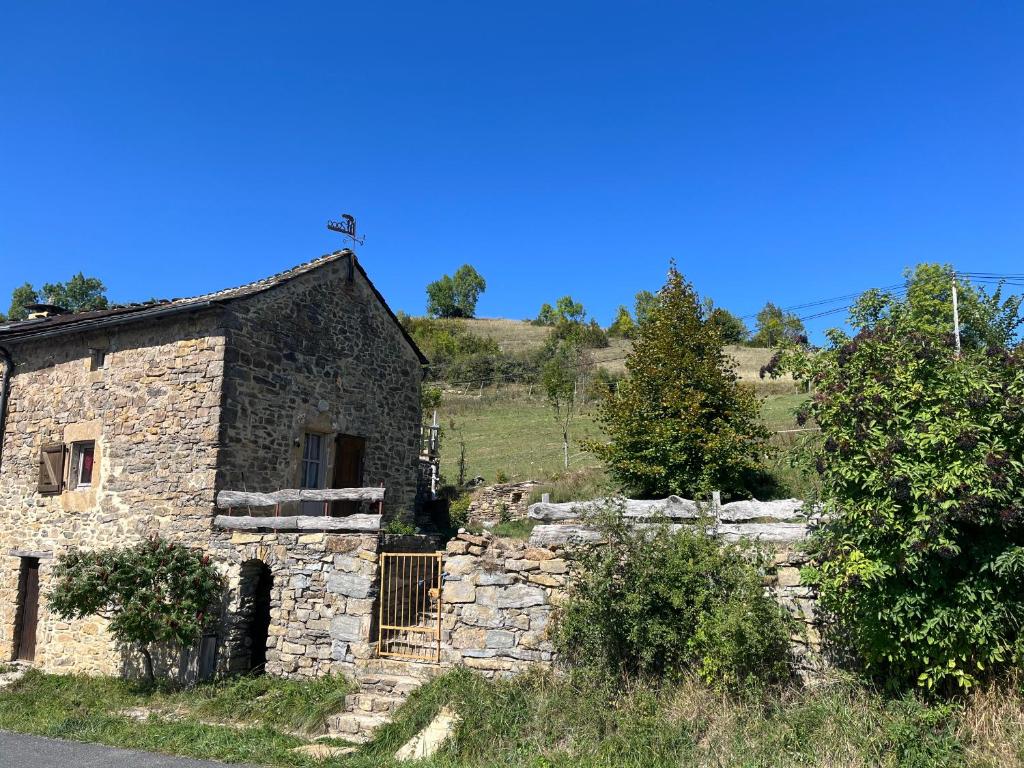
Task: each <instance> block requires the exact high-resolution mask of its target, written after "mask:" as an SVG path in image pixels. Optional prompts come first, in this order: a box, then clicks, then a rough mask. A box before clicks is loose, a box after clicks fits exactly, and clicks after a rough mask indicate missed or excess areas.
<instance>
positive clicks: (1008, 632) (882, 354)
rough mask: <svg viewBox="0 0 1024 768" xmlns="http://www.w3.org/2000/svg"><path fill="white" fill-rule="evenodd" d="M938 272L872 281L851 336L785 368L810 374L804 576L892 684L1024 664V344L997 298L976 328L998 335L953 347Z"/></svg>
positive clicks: (960, 677) (954, 678)
mask: <svg viewBox="0 0 1024 768" xmlns="http://www.w3.org/2000/svg"><path fill="white" fill-rule="evenodd" d="M933 276H934V273H933V272H932V270H931V269H925V270H923V271H922V270H921V269H920V268H919V269H918V270H917V271H915V272H914V273H911V274H909V275H908V281H909V282H910V284H911V285H910V288H911V290H908V291H907V295H906V298H903V299H898V298H896V297H894V296H888V297H886V298H885V300H884V301H879V297H880V296H883V294H881V293H879V292H878V291H873V292H869V293H868V294H867V295H865V296H864V297H862V299H861V300H860V301H858V303H857V306H855V308H854V312H853V313H852V319H853V322H854V329H855V330H856V331H857V332H856V335H854V336H853V337H852V338H851V337H850V336H848V335H847V334H845V333H842V332H839V331H830V332H829V334H828V338H829V340H830V344H829V346H828V347H827V348H826V349H824V350H818V351H813V352H812V351H809V350H801V349H793V350H790V351H789V352H787V353H785V355H784V359H783V366H784V369H788V370H791V371H792V372H793V373H794V375H795V376H796V377H797V378H798V379H800V380H802V381H809V382H811V383H813V385H814V390H815V397H814V399H813V400H812V401H811V404H810V406H809V411H810V414H811V415H813V417H814V419H815V422H816V423H817V424H818V425H819V427H820V428H821V439H820V440H818V441H817V442H815V443H814V444H812V445H811V446H810V447H809V448H808V455H807V456H806V458H807V461H808V462H809V463H810V464H811V465H812V466H814V468H815V469H816V471H817V472H818V473H819V475H820V477H821V489H822V490H821V495H822V501H823V503H824V505H825V512H826V520H828V522H827V524H826V525H825V526H823V527H822V528H821V529H820V530H819V531H818V532H816V533H815V535H814V538H813V539H812V543H813V546H814V548H815V550H816V553H817V554H816V561H815V566H814V568H813V569H811V570H810V572H809V573H808V576H809V580H810V581H815V582H817V583H818V584H819V587H820V594H821V601H822V605H823V607H825V608H826V609H827V610H829V611H830V612H831V613H832V614H833V615H835V616H836V617H837V619H838V621H839V623H840V630H841V631H840V632H839V633H837V635H838V636H841V638H842V639H844V640H845V641H847V642H848V643H849V645H850V646H851V650H852V651H854V652H855V654H856V655H857V656H858V657H859V658H860V659H861V660H862V662H863V663H864V664H865V666H866V668H867V670H868V672H869V673H871V674H873V675H875V676H877V677H879V678H882V679H883V680H885V681H886V682H888V683H889V684H891V685H905V684H908V683H909V684H913V683H915V682H916V683H918V684H920V685H924V686H928V687H943V688H947V689H949V688H966V687H968V686H970V685H972V684H974V683H975V682H977V681H978V680H979V679H981V678H984V677H987V676H991V675H992V674H993V673H995V672H997V671H998V670H999V669H1000V668H1003V667H1006V666H1008V665H1010V664H1013V663H1016V664H1021V663H1024V640H1022V636H1021V634H1020V627H1021V626H1024V591H1022V590H1021V589H1020V584H1021V579H1022V578H1024V349H1022V348H1021V347H1020V346H1019V345H1017V346H1011V344H1012V341H1013V338H1012V337H1013V334H1012V332H1011V331H1010V328H1011V326H1013V325H1014V324H1013V322H1008V317H1009V316H1010V315H1013V314H1014V312H1015V305H1011V306H1010V307H1006V306H1005V305H1004V306H1003V307H1002V309H1001V310H1000V311H994V312H990V313H987V314H986V313H979V314H975V315H972V316H973V317H974V321H972V326H971V332H970V333H969V334H968V338H972V339H976V340H981V339H989V340H991V341H993V342H994V343H992V344H990V345H988V346H980V345H975V344H974V343H973V342H972V343H970V344H966V345H964V348H963V352H962V354H961V355H959V356H958V355H956V354H955V351H954V345H953V339H952V335H951V333H950V330H951V325H947V324H946V323H945V322H942V317H945V319H947V320H949V321H950V323H951V321H952V318H951V314H948V313H945V312H944V310H943V308H942V307H941V306H940V305H941V299H942V286H941V283H944V282H945V277H946V276H942V278H941V280H940V281H939V283H940V284H938V285H936V284H935V283H934V282H933V281H932V277H933ZM922 278H923V281H922ZM915 283H916V284H915ZM929 284H931V285H932V287H931V288H928V287H927V286H928V285H929ZM964 292H965V294H967V295H972V294H974V293H977V292H976V291H975V289H974V288H973V287H971V286H969V285H965V286H964ZM936 297H938V298H936ZM980 306H990V305H987V304H986V302H985V301H981V302H980ZM990 308H991V307H990ZM879 309H881V311H879ZM936 315H939V316H940V319H939V320H938V321H936V320H935V316H936ZM985 318H987V319H985Z"/></svg>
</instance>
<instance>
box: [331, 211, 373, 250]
mask: <svg viewBox="0 0 1024 768" xmlns="http://www.w3.org/2000/svg"><path fill="white" fill-rule="evenodd" d="M327 228H328V229H329V230H331V231H332V232H340V233H341V236H342V237H345V238H347V239H349V240H351V241H352V245H362V244H363V243H365V242H366V236H365V235H363V236H359V235H357V234H356V217H355V216H352V215H350V214H347V213H343V214H341V221H328V222H327Z"/></svg>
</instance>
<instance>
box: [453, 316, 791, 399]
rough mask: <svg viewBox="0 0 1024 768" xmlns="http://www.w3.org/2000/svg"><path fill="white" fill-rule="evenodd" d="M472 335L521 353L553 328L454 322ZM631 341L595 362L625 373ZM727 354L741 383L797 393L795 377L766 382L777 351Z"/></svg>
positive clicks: (600, 352) (766, 391) (612, 346)
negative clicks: (764, 372) (763, 371)
mask: <svg viewBox="0 0 1024 768" xmlns="http://www.w3.org/2000/svg"><path fill="white" fill-rule="evenodd" d="M451 322H454V323H460V324H462V325H463V326H464V327H466V328H467V329H468V330H470V331H471V332H473V333H475V334H477V335H479V336H484V337H486V338H488V339H494V340H495V341H496V342H498V346H499V347H501V349H502V351H503V352H512V353H521V352H532V351H535V350H537V349H540V347H542V346H543V345H544V342H545V341H547V338H548V334H549V333H550V331H551V329H550V328H546V327H544V326H541V325H531V324H530V323H529V322H528V321H526V320H510V319H507V318H500V317H492V318H476V319H473V320H453V321H451ZM632 346H633V345H632V342H630V341H629V340H628V339H609V340H608V346H607V347H605V348H603V349H594V350H591V356H592V357H593V359H594V362H595V363H596V364H597V365H598V366H600V367H601V368H604V369H606V370H607V371H609V372H610V373H614V374H622V373H624V372H625V361H626V355H628V354H629V351H630V349H632ZM726 352H727V353H728V354H729V355H730V356H731V357H732V358H733V359H734V360H735V361H736V370H737V373H738V374H739V377H740V380H742V381H746V382H750V383H752V384H753V385H754V386H755V388H756V389H757V391H758V393H759V394H762V395H775V394H787V393H792V392H795V391H796V384H795V383H794V381H793V379H792V377H790V376H783V377H781V378H779V379H775V380H771V379H762V378H761V377H760V371H761V366H763V365H765V364H766V363H767V362H768V361H769V360H771V358H772V355H773V354H774V350H771V349H764V348H763V347H741V346H728V347H726Z"/></svg>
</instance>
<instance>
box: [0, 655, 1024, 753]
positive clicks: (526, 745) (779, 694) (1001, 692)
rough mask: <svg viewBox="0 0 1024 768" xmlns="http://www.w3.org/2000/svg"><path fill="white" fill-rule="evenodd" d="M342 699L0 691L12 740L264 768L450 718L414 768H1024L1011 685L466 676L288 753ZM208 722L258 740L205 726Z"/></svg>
mask: <svg viewBox="0 0 1024 768" xmlns="http://www.w3.org/2000/svg"><path fill="white" fill-rule="evenodd" d="M321 686H322V688H321ZM337 688H338V686H337V684H336V681H335V683H331V682H330V681H326V682H323V683H319V682H311V683H289V682H286V681H274V680H270V681H268V682H266V683H261V684H254V683H253V682H252V681H251V680H249V679H243V680H236V681H229V682H225V683H219V684H216V685H210V686H198V687H197V688H195V689H193V690H190V691H169V690H165V689H163V690H162V689H156V690H150V691H146V690H143V689H140V688H139V687H138V686H136V685H135V684H132V683H128V682H125V681H122V680H116V679H112V678H87V677H77V676H61V675H43V674H40V673H38V672H30V673H28V675H26V677H25V678H24V679H23V680H22V681H21V682H19V683H17V684H15V685H13V686H12V687H10V688H6V689H3V690H0V729H7V730H13V731H21V732H25V733H35V734H39V735H43V736H50V737H56V738H65V739H73V740H80V741H93V742H99V743H104V744H110V745H113V746H120V747H127V748H132V749H142V750H149V751H156V752H163V753H167V754H176V755H182V756H186V757H195V758H205V759H215V760H222V761H227V762H246V763H250V764H253V765H276V766H290V767H294V768H307V767H309V766H313V765H318V764H319V765H327V766H335V767H336V768H371V766H373V767H374V768H378V767H379V768H392V766H398V765H400V764H399V763H396V762H395V761H394V759H393V755H394V753H395V751H396V750H397V749H398V748H399V747H400V746H401V745H402V744H404V743H405V742H406V741H407V740H408V739H409V738H411V737H412V736H413V735H415V734H416V733H418V732H419V731H420V730H421V729H422V728H423V727H424V726H426V725H427V723H429V722H430V721H431V720H432V719H433V717H434V716H435V714H436V713H437V712H438V710H439V709H440V708H441V707H442V706H447V707H450V708H452V709H454V710H455V711H456V712H457V713H458V714H459V715H460V717H461V718H462V721H461V723H460V724H459V725H458V726H457V728H456V731H455V734H454V736H453V738H452V739H450V740H449V741H448V742H447V743H446V744H445V746H444V747H442V749H441V751H440V752H439V753H438V754H437V755H435V757H434V758H432V759H430V760H427V761H424V762H422V763H418V765H422V766H424V767H425V768H498V767H499V766H501V767H502V768H556V767H557V768H563V767H564V768H569V767H570V766H573V767H577V766H579V767H581V768H620V767H621V768H660V767H661V766H665V767H666V768H667V767H668V766H673V767H678V766H709V767H710V766H715V767H716V768H797V767H804V766H808V767H809V766H826V765H827V766H836V767H838V766H849V768H854V767H855V766H888V767H891V768H947V767H948V768H952V767H953V766H957V767H959V766H964V767H966V768H996V767H997V766H998V767H999V768H1004V767H1005V768H1021V767H1022V766H1024V691H1022V688H1021V684H1020V683H1019V682H1014V681H1012V680H1011V681H1004V682H1003V683H1002V684H1001V685H997V686H992V687H990V688H984V689H980V690H976V691H974V692H973V693H971V694H969V695H968V696H966V697H965V698H963V699H962V700H958V701H953V702H945V703H943V702H938V703H936V702H931V703H929V702H927V701H925V700H923V699H920V698H918V697H917V696H915V695H913V694H905V695H902V696H898V697H891V696H886V695H883V694H882V693H880V692H877V691H874V690H872V689H870V688H867V687H864V686H862V685H859V684H857V683H855V682H852V681H844V682H834V683H831V684H823V685H818V686H815V687H811V688H804V689H802V688H797V687H791V688H787V689H784V690H773V691H770V692H766V693H762V694H759V695H757V696H756V697H755V696H754V695H753V694H751V695H749V696H744V697H729V696H726V695H723V694H720V693H716V692H713V691H712V690H710V689H709V688H707V687H706V686H704V685H702V684H701V683H699V682H697V681H694V680H690V679H683V680H681V681H680V682H677V683H675V684H672V685H666V686H662V687H654V686H650V685H645V684H641V683H622V682H621V681H611V680H605V679H601V678H599V677H593V676H585V675H582V674H569V675H554V674H550V673H544V672H537V673H534V674H529V675H524V676H520V677H518V678H515V679H512V680H498V681H491V680H486V679H484V678H483V677H481V676H479V675H477V674H473V673H471V672H469V671H467V670H464V669H463V670H455V671H452V672H449V673H447V674H445V675H443V676H441V677H439V678H436V679H435V680H433V681H432V682H430V683H428V684H427V685H425V686H424V687H422V688H420V689H419V690H418V691H416V692H414V693H413V694H412V696H411V697H410V699H409V700H408V701H407V702H406V704H405V705H404V706H403V707H402V708H401V709H400V710H399V711H398V712H397V713H396V716H395V718H394V720H393V722H392V723H390V724H389V725H387V726H385V727H384V728H382V729H381V730H380V731H379V732H378V734H377V736H376V738H375V739H374V740H373V741H372V742H370V744H368V745H366V746H365V747H363V748H362V749H360V750H359V751H358V752H357V753H355V754H352V755H349V756H344V757H339V758H334V759H332V760H329V761H327V762H326V763H315V762H314V761H312V760H311V759H310V758H306V757H303V756H301V755H298V754H296V753H294V752H292V749H293V748H294V747H296V746H300V745H301V744H303V743H305V742H304V740H303V739H301V738H298V737H296V736H294V735H291V734H289V733H286V732H285V731H283V730H281V729H280V728H277V727H274V726H272V725H270V723H287V724H295V723H299V722H303V721H304V720H305V719H306V717H307V715H308V705H307V704H306V703H305V702H304V701H303V700H302V699H303V698H304V696H309V697H312V698H314V699H316V700H318V701H324V695H325V691H326V692H327V698H330V697H332V696H334V695H335V693H337ZM268 692H279V695H278V694H276V693H275V694H274V695H273V696H270V697H269V698H268ZM140 706H145V707H149V708H151V709H155V710H160V711H161V712H163V714H152V715H150V716H149V718H148V719H146V720H144V721H142V722H137V721H135V720H133V719H130V718H128V717H126V716H125V715H124V714H122V712H123V710H125V709H126V708H128V707H140ZM332 706H333V704H332ZM199 713H208V714H216V715H218V716H226V715H232V717H233V721H234V722H235V723H252V722H254V721H259V722H260V723H261V724H259V725H253V726H252V727H247V728H237V727H229V726H226V725H211V724H205V723H203V722H200V720H201V718H200V716H199Z"/></svg>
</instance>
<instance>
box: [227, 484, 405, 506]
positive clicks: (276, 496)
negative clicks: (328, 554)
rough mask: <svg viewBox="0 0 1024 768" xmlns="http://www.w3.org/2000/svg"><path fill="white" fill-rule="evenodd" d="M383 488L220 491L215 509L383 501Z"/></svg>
mask: <svg viewBox="0 0 1024 768" xmlns="http://www.w3.org/2000/svg"><path fill="white" fill-rule="evenodd" d="M384 492H385V489H384V488H285V489H283V490H280V491H274V492H272V493H256V492H253V491H221V492H220V493H218V494H217V507H218V508H220V509H231V508H233V507H274V506H277V505H278V504H284V503H285V502H289V501H371V502H374V501H383V500H384Z"/></svg>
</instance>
